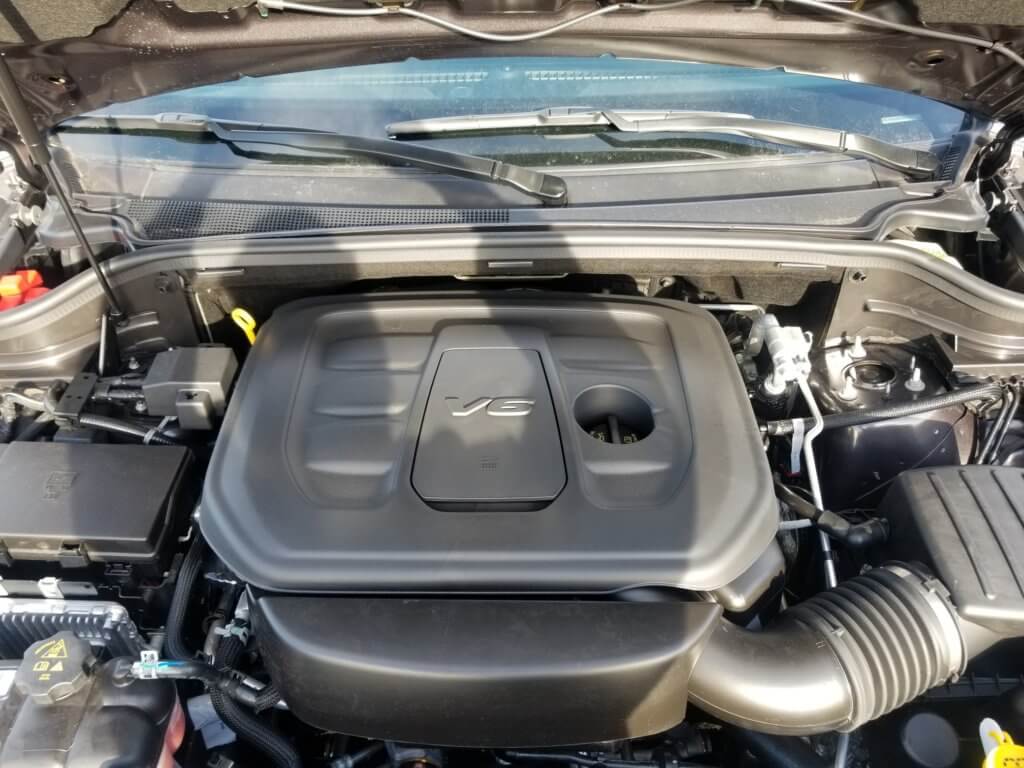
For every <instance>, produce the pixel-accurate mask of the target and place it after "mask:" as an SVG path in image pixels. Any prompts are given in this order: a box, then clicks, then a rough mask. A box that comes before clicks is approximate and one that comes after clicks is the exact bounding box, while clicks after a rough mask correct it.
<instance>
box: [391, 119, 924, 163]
mask: <svg viewBox="0 0 1024 768" xmlns="http://www.w3.org/2000/svg"><path fill="white" fill-rule="evenodd" d="M577 127H578V128H588V127H597V128H602V129H604V130H611V131H620V132H622V133H725V134H730V135H733V136H744V137H746V138H749V139H756V140H759V141H768V142H772V143H774V144H784V145H787V146H794V147H806V148H807V149H818V150H824V151H827V152H843V153H845V154H848V155H851V156H853V157H860V158H865V159H867V160H871V161H873V162H877V163H879V164H881V165H884V166H886V167H887V168H892V169H894V170H897V171H900V172H901V173H905V174H907V175H908V176H930V175H932V174H934V173H935V171H937V170H938V168H939V158H938V157H936V156H935V155H934V154H932V153H931V152H926V151H923V150H917V149H912V148H910V147H904V146H901V145H899V144H892V143H889V142H887V141H882V140H880V139H876V138H873V137H871V136H865V135H863V134H859V133H849V132H847V131H840V130H836V129H833V128H819V127H817V126H813V125H801V124H800V123H786V122H780V121H776V120H761V119H759V118H755V117H751V116H750V115H744V114H737V113H732V112H686V111H672V110H667V111H666V110H660V111H655V110H608V109H593V108H588V107H552V108H549V109H541V110H537V111H535V112H514V113H508V114H492V115H462V116H455V117H437V118H428V119H424V120H408V121H404V122H400V123H392V124H391V125H389V126H387V133H388V135H390V136H393V137H394V138H396V139H408V138H413V137H423V138H429V137H432V136H442V135H444V134H451V133H459V134H472V133H491V132H500V131H510V130H526V129H534V130H560V129H565V128H577Z"/></svg>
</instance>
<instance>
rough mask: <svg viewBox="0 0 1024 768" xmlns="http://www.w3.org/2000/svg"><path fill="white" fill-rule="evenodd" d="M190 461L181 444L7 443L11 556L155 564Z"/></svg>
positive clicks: (3, 472)
mask: <svg viewBox="0 0 1024 768" xmlns="http://www.w3.org/2000/svg"><path fill="white" fill-rule="evenodd" d="M189 461H190V453H189V451H188V449H187V448H184V447H181V446H156V445H112V444H79V443H11V444H10V445H6V446H0V494H2V499H3V501H2V502H0V544H2V545H3V549H4V550H5V551H6V552H5V554H6V557H8V558H9V559H11V560H15V561H17V560H48V561H58V562H65V563H67V564H68V565H78V564H83V561H84V562H134V563H150V562H155V561H156V560H157V559H158V558H159V554H160V551H161V548H162V545H163V543H164V539H165V537H166V536H167V535H168V534H167V531H168V527H169V525H170V517H171V515H172V513H173V511H174V510H175V508H176V506H177V502H178V496H179V494H180V493H182V491H183V489H184V482H183V480H184V475H185V473H186V470H187V467H188V464H189Z"/></svg>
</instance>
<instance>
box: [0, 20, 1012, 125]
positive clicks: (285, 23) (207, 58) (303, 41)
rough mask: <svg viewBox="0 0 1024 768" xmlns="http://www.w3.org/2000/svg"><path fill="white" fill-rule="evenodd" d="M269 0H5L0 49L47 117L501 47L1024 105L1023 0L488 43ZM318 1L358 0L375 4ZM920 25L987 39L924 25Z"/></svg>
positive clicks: (993, 111) (981, 105)
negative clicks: (1023, 59)
mask: <svg viewBox="0 0 1024 768" xmlns="http://www.w3.org/2000/svg"><path fill="white" fill-rule="evenodd" d="M275 5H280V3H271V2H269V0H268V2H266V3H256V2H246V0H173V2H171V1H170V0H161V1H160V2H157V0H74V2H73V3H72V2H46V3H40V2H38V0H9V1H8V2H5V3H2V4H0V50H2V52H3V55H4V57H5V59H6V60H7V62H8V64H9V65H10V67H11V69H12V71H13V73H14V75H15V78H16V79H17V81H18V83H19V85H20V86H21V90H22V92H23V93H24V96H25V99H26V100H27V102H28V104H29V107H30V110H31V111H32V112H33V114H34V116H35V118H36V121H37V122H38V124H39V125H40V126H41V127H44V128H45V127H50V126H52V125H54V124H56V123H58V122H60V121H61V120H63V119H65V118H67V117H69V116H72V115H76V114H81V113H83V112H87V111H90V110H94V109H97V108H100V107H104V106H107V105H110V104H114V103H119V102H125V101H129V100H132V99H136V98H140V97H143V96H148V95H152V94H156V93H160V92H163V91H171V90H175V89H180V88H183V87H187V86H195V85H201V84H207V83H214V82H223V81H229V80H234V79H237V78H240V77H245V76H250V77H253V76H256V77H258V76H262V75H271V74H281V73H285V72H290V71H298V70H308V69H317V68H326V67H337V66H344V65H349V64H370V63H377V62H383V61H396V60H402V59H406V58H409V57H418V58H424V59H429V58H441V57H445V58H452V57H460V56H487V55H510V54H516V55H563V56H574V55H577V56H592V55H600V54H614V55H617V56H623V57H640V58H655V59H657V58H663V59H676V60H680V59H682V60H691V61H702V62H708V63H715V64H732V65H741V66H752V67H781V68H785V69H787V70H791V71H797V72H805V73H810V74H818V75H824V76H829V77H835V78H840V79H846V80H854V81H857V82H865V83H873V84H876V85H881V86H885V87H889V88H893V89H897V90H901V91H908V92H914V93H918V94H921V95H924V96H928V97H931V98H934V99H938V100H941V101H944V102H948V103H951V104H955V105H957V106H960V107H964V108H967V109H969V110H972V111H974V112H976V113H979V114H982V115H985V116H988V117H995V118H999V119H1003V120H1007V121H1010V120H1013V119H1014V116H1015V115H1016V114H1017V113H1018V112H1020V111H1021V105H1022V103H1024V67H1022V66H1021V65H1020V64H1019V63H1017V62H1015V61H1014V60H1013V56H1014V55H1015V52H1024V2H1020V0H970V1H969V2H968V1H967V0H959V1H955V0H916V1H911V0H885V1H884V2H881V3H872V2H857V3H852V4H851V3H848V2H845V0H844V2H836V3H834V4H833V6H834V7H835V8H837V9H851V8H852V9H856V10H858V11H860V12H862V13H866V14H870V15H871V16H873V17H875V18H878V19H883V20H885V21H888V22H896V23H899V24H901V25H907V26H908V27H914V28H915V29H917V30H918V32H917V33H913V32H909V31H901V30H893V29H886V28H879V27H877V26H873V25H870V24H865V23H863V22H861V21H858V20H856V19H851V18H849V17H844V16H842V15H838V14H836V13H833V12H829V11H827V10H822V9H815V8H808V7H806V5H805V4H800V5H798V4H795V2H793V1H792V0H791V1H790V2H771V1H766V2H762V0H757V2H752V0H727V1H725V2H715V1H714V0H704V2H700V1H699V0H693V2H690V3H682V4H681V3H678V2H676V3H668V4H667V5H668V6H672V7H666V8H662V9H658V12H657V13H647V12H642V13H615V14H606V15H603V16H599V15H594V16H593V17H592V18H588V19H587V20H585V21H583V22H582V23H579V24H575V25H572V26H568V27H567V28H565V29H563V30H561V31H559V32H558V33H557V34H553V35H550V36H544V37H540V38H538V39H533V40H528V41H519V42H501V41H495V40H481V39H479V38H474V37H470V36H468V35H465V34H460V33H458V32H456V31H452V30H451V29H446V28H444V27H443V26H439V25H438V24H436V23H427V22H425V21H424V20H423V19H421V18H414V17H411V16H409V15H403V14H402V13H389V14H387V15H383V16H355V15H353V16H345V17H338V16H325V15H322V14H320V13H309V12H297V11H295V10H287V11H285V12H281V11H280V10H275ZM311 5H314V6H321V7H323V8H331V9H337V8H339V7H340V8H345V7H347V8H350V9H367V8H372V7H374V6H375V5H377V6H379V5H381V3H358V2H348V3H338V2H318V3H316V2H315V3H311ZM604 5H607V4H604ZM604 5H601V4H598V3H595V2H593V0H452V2H445V1H444V0H414V2H413V3H412V4H411V5H410V4H406V5H405V7H406V8H409V7H412V8H415V9H416V10H417V11H419V12H421V13H423V14H429V15H430V16H432V17H433V18H434V19H440V20H441V21H442V22H448V23H449V24H458V25H462V26H464V27H470V28H472V29H474V30H476V31H479V32H482V33H484V35H487V34H490V35H492V36H493V35H498V36H500V35H508V34H515V35H522V34H524V33H532V32H538V31H541V30H546V29H549V28H551V27H553V26H555V25H558V24H561V23H562V22H567V21H571V20H573V19H575V18H577V17H579V16H582V15H585V14H588V13H591V12H593V11H594V10H595V9H599V8H601V7H604ZM632 5H634V6H636V5H639V4H638V3H632ZM647 5H650V6H654V5H657V4H656V3H649V4H647ZM822 5H825V4H824V3H822ZM397 7H398V5H397V4H395V5H391V8H392V9H395V8H397ZM512 11H515V12H512ZM523 11H529V12H528V13H524V12H523ZM928 32H932V33H934V32H940V33H953V34H954V35H959V36H963V37H964V38H967V39H975V40H977V39H981V40H985V41H990V43H991V44H990V45H988V46H982V45H977V44H971V43H969V42H964V41H962V40H955V39H935V38H934V37H926V36H922V33H924V34H927V33H928ZM999 49H1003V50H1004V51H1006V50H1008V51H1009V52H1010V54H1009V55H1007V54H1006V53H1001V52H1000V50H999ZM1017 58H1018V59H1019V56H1018V57H1017ZM0 131H2V133H0V139H6V140H8V143H12V140H13V139H14V138H15V135H16V134H15V133H14V131H13V128H12V127H11V125H10V120H9V118H8V116H7V114H6V113H5V112H3V111H2V110H0Z"/></svg>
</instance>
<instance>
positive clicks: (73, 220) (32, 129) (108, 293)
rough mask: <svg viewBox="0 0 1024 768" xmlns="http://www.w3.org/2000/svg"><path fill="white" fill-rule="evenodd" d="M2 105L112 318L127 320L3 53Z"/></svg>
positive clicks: (0, 65) (0, 66)
mask: <svg viewBox="0 0 1024 768" xmlns="http://www.w3.org/2000/svg"><path fill="white" fill-rule="evenodd" d="M0 102H3V105H4V107H5V108H6V109H7V113H8V114H9V115H10V116H11V120H13V121H14V127H15V128H17V130H18V133H19V134H21V138H22V141H24V142H25V146H26V147H27V148H28V153H29V156H30V157H31V158H32V162H34V163H35V164H36V165H38V166H39V168H40V170H42V172H43V175H44V176H45V177H46V181H47V182H48V183H49V185H50V187H51V188H52V189H53V194H54V195H55V196H56V197H57V202H58V203H60V207H61V208H62V209H63V211H64V215H65V216H67V219H68V223H69V224H70V225H71V229H72V230H73V231H74V233H75V238H77V240H78V244H79V245H81V246H82V250H83V251H84V252H85V257H86V259H88V260H89V266H90V267H92V270H93V272H94V273H95V274H96V279H97V280H98V281H99V284H100V289H101V290H102V291H103V295H104V296H105V297H106V299H107V305H108V306H109V308H110V317H111V319H113V320H114V321H116V322H120V321H121V320H123V318H124V311H123V310H122V309H121V304H120V302H118V300H117V296H116V295H114V289H113V288H112V287H111V285H110V282H109V281H108V280H107V276H106V274H105V273H104V272H103V268H102V267H101V266H100V263H99V261H98V260H97V259H96V253H95V251H93V249H92V244H91V243H90V242H89V239H88V238H87V237H86V236H85V231H84V230H83V229H82V225H81V223H79V221H78V218H77V217H76V216H75V209H74V206H72V204H71V200H70V199H69V198H68V196H67V193H66V192H65V191H64V180H63V178H62V177H61V172H60V169H59V168H58V167H57V164H56V163H55V162H54V161H53V156H52V155H51V154H50V149H49V147H47V145H46V141H45V140H44V139H43V136H42V134H41V133H40V132H39V128H38V127H37V126H36V123H35V120H33V119H32V113H31V112H29V109H28V104H26V103H25V97H24V95H23V94H22V92H21V89H19V88H18V84H17V82H16V81H15V80H14V75H13V74H12V73H11V69H10V67H9V66H8V64H7V58H6V57H5V56H4V55H3V54H0Z"/></svg>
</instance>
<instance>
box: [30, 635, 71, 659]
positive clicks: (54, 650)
mask: <svg viewBox="0 0 1024 768" xmlns="http://www.w3.org/2000/svg"><path fill="white" fill-rule="evenodd" d="M36 656H39V657H41V658H43V659H66V658H67V657H68V646H67V643H65V642H64V640H63V639H61V640H51V641H50V642H48V643H44V644H43V645H41V646H39V647H38V648H36Z"/></svg>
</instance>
